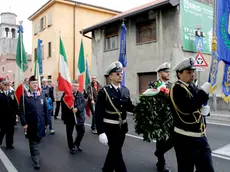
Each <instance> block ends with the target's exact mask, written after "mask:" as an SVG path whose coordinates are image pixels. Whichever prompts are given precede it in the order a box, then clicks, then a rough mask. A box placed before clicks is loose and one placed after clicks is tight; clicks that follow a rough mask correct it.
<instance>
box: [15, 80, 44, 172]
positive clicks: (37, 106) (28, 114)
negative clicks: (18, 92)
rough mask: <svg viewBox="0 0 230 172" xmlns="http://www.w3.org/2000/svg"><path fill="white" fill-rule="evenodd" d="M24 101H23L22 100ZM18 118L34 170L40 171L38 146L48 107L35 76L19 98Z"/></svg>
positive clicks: (42, 133) (42, 135)
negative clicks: (25, 91)
mask: <svg viewBox="0 0 230 172" xmlns="http://www.w3.org/2000/svg"><path fill="white" fill-rule="evenodd" d="M23 99H24V100H23ZM19 116H20V119H21V123H22V126H23V128H24V130H25V133H26V137H27V138H28V139H29V146H30V154H31V158H32V161H33V163H34V168H35V169H36V170H38V169H40V152H39V149H38V144H39V142H40V140H41V138H42V137H44V136H45V129H46V128H47V127H48V107H47V102H46V99H45V95H44V94H41V93H40V91H39V90H38V81H37V79H36V78H35V76H31V77H30V78H29V91H28V92H27V93H25V95H24V97H23V96H22V97H21V100H20V106H19Z"/></svg>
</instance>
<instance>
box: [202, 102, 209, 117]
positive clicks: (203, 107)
mask: <svg viewBox="0 0 230 172" xmlns="http://www.w3.org/2000/svg"><path fill="white" fill-rule="evenodd" d="M200 112H201V114H202V115H203V116H208V114H209V113H210V106H209V105H205V106H204V105H203V106H202V107H201V109H200Z"/></svg>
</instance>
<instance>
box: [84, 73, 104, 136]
mask: <svg viewBox="0 0 230 172" xmlns="http://www.w3.org/2000/svg"><path fill="white" fill-rule="evenodd" d="M101 88H102V86H101V85H100V84H99V82H98V81H97V78H96V76H95V75H93V76H92V82H91V83H90V84H89V85H88V88H87V94H88V103H89V108H90V111H91V114H92V124H91V130H92V133H93V134H97V130H96V121H95V103H96V101H97V94H98V91H99V90H100V89H101Z"/></svg>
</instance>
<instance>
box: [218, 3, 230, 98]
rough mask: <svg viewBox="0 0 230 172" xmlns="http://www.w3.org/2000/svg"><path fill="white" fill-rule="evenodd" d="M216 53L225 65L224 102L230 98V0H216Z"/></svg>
mask: <svg viewBox="0 0 230 172" xmlns="http://www.w3.org/2000/svg"><path fill="white" fill-rule="evenodd" d="M216 3H217V6H216V8H217V10H216V11H217V27H216V31H217V33H216V34H217V53H218V56H219V58H220V60H222V61H223V62H224V63H225V69H224V77H223V82H222V94H223V98H224V100H225V101H226V102H228V100H229V97H230V91H229V86H228V85H229V72H230V70H229V69H230V68H229V67H230V27H229V26H230V25H229V24H230V23H229V13H230V0H218V1H217V2H216Z"/></svg>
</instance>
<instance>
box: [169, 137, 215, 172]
mask: <svg viewBox="0 0 230 172" xmlns="http://www.w3.org/2000/svg"><path fill="white" fill-rule="evenodd" d="M173 144H174V149H175V152H176V157H177V167H178V172H193V171H194V167H196V172H204V171H205V172H214V168H213V163H212V156H211V149H210V147H209V144H208V141H207V138H206V137H205V136H204V137H188V136H184V135H181V134H177V133H174V136H173Z"/></svg>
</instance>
